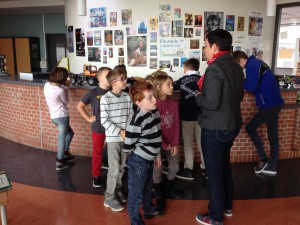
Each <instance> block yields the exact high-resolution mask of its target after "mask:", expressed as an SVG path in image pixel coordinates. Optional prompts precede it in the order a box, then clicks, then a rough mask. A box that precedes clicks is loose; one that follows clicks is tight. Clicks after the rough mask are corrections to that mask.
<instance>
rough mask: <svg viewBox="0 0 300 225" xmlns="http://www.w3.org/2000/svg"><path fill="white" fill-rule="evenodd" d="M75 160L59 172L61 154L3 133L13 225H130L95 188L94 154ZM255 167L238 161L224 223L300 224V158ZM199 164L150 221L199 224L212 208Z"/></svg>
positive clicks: (0, 147) (0, 154) (1, 160)
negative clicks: (273, 167) (177, 195)
mask: <svg viewBox="0 0 300 225" xmlns="http://www.w3.org/2000/svg"><path fill="white" fill-rule="evenodd" d="M75 163H76V164H75V166H73V167H72V168H70V169H68V170H65V171H61V172H56V170H55V153H52V152H47V151H43V150H39V149H34V148H30V147H27V146H24V145H20V144H17V143H14V142H12V141H9V140H7V139H4V138H1V137H0V170H4V171H6V172H7V174H8V176H9V178H10V180H11V181H12V185H13V190H12V191H9V204H8V206H7V209H8V220H9V225H73V224H74V225H98V224H99V225H118V224H120V225H123V224H124V225H128V224H129V218H128V213H127V211H123V212H119V213H115V212H112V211H111V210H110V209H107V208H105V207H104V206H103V191H104V188H100V189H95V188H93V187H92V183H91V175H90V170H91V159H90V158H86V157H76V161H75ZM253 167H254V163H237V164H233V165H232V168H233V176H234V182H235V201H234V216H233V217H232V218H230V219H227V218H225V220H224V224H226V225H227V224H230V225H231V224H232V225H234V224H243V225H244V224H246V225H253V224H257V225H264V224H266V225H271V224H272V225H277V224H278V225H279V224H282V225H299V224H300V213H299V212H300V178H299V177H300V176H299V175H300V159H289V160H281V161H280V164H279V168H278V171H279V173H278V175H277V176H276V177H270V176H263V175H262V176H257V175H255V174H254V172H253ZM198 168H199V166H198V165H196V171H195V172H196V173H197V178H196V180H195V181H194V182H184V181H180V180H177V181H176V187H177V191H178V192H181V193H182V199H181V200H167V213H166V215H164V216H162V217H158V218H155V219H152V220H150V221H146V224H147V225H154V224H163V225H169V224H170V225H177V224H178V225H181V224H182V225H185V224H188V225H193V224H197V222H196V221H195V215H196V214H197V213H199V212H201V213H204V212H206V210H207V196H208V188H207V183H206V181H205V179H204V178H203V177H202V176H201V175H200V173H199V170H197V169H198ZM104 174H105V171H104ZM124 181H125V182H124V183H126V176H125V177H124ZM125 186H126V185H125ZM125 191H126V190H125Z"/></svg>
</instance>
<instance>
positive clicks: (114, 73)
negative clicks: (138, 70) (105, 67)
mask: <svg viewBox="0 0 300 225" xmlns="http://www.w3.org/2000/svg"><path fill="white" fill-rule="evenodd" d="M121 75H124V76H125V77H126V78H127V74H126V72H125V71H124V70H122V69H120V68H116V69H113V70H111V71H109V73H108V74H107V76H106V79H107V82H108V84H109V86H110V87H111V86H112V85H111V82H112V81H113V80H115V79H117V78H118V77H119V76H121Z"/></svg>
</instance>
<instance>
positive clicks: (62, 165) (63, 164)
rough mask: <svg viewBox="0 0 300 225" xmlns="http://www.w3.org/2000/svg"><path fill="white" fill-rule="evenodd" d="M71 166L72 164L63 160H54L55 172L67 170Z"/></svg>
mask: <svg viewBox="0 0 300 225" xmlns="http://www.w3.org/2000/svg"><path fill="white" fill-rule="evenodd" d="M71 166H72V164H71V163H70V162H67V161H66V160H64V159H57V160H56V170H57V171H60V170H64V169H67V168H69V167H71Z"/></svg>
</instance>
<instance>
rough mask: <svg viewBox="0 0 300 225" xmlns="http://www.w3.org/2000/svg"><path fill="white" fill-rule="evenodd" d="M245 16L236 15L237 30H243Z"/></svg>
mask: <svg viewBox="0 0 300 225" xmlns="http://www.w3.org/2000/svg"><path fill="white" fill-rule="evenodd" d="M244 27H245V17H243V16H238V23H237V31H244Z"/></svg>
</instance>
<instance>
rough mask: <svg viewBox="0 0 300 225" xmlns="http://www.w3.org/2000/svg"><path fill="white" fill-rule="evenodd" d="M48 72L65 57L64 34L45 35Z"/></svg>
mask: <svg viewBox="0 0 300 225" xmlns="http://www.w3.org/2000/svg"><path fill="white" fill-rule="evenodd" d="M46 46H47V59H48V72H50V71H52V70H53V69H54V68H55V67H56V66H57V64H58V62H59V61H60V60H61V58H62V57H65V56H66V35H65V34H46Z"/></svg>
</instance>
